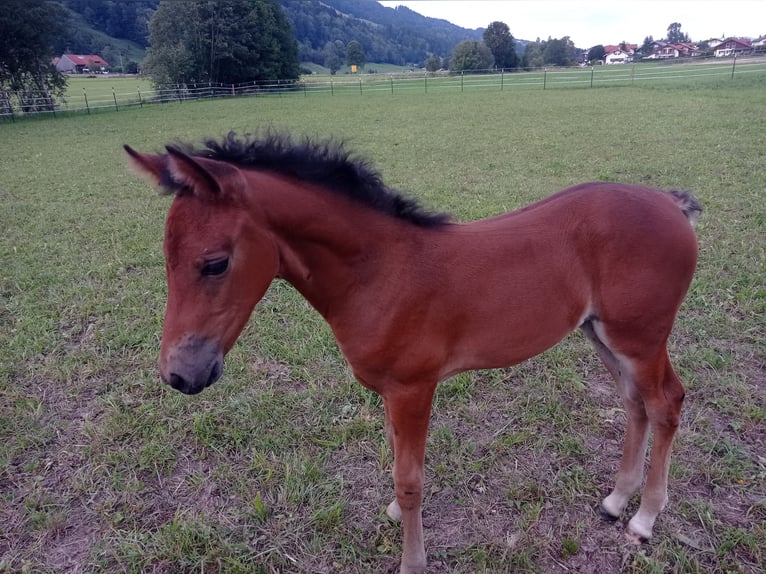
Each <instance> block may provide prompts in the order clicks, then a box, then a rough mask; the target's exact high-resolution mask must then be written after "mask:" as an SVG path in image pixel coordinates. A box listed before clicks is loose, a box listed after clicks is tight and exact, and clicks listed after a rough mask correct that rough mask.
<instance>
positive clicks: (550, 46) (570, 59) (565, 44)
mask: <svg viewBox="0 0 766 574" xmlns="http://www.w3.org/2000/svg"><path fill="white" fill-rule="evenodd" d="M543 59H544V60H545V63H546V64H551V65H553V66H573V65H575V64H576V63H577V48H575V45H574V42H572V40H570V39H569V36H564V37H563V38H560V39H559V38H553V39H551V38H548V41H547V42H545V47H544V48H543Z"/></svg>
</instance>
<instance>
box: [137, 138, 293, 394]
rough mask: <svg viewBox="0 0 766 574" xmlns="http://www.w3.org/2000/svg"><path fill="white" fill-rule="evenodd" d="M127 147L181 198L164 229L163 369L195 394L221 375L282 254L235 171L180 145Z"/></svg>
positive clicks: (175, 382)
mask: <svg viewBox="0 0 766 574" xmlns="http://www.w3.org/2000/svg"><path fill="white" fill-rule="evenodd" d="M125 149H126V151H127V152H128V154H129V155H130V157H131V159H132V162H133V164H134V166H135V167H136V168H137V169H138V170H139V172H142V173H143V174H145V175H147V176H149V179H150V180H151V181H152V182H153V183H155V184H159V185H160V186H161V187H163V188H164V189H165V190H166V191H167V192H168V193H171V194H173V195H174V196H175V197H174V199H173V203H172V205H171V207H170V210H169V211H168V216H167V221H166V224H165V239H164V253H165V263H166V273H167V286H168V298H167V309H166V312H165V321H164V326H163V331H162V343H161V346H160V361H159V366H160V375H161V377H162V380H163V381H165V382H166V383H167V384H169V385H170V386H171V387H173V388H174V389H177V390H179V391H181V392H183V393H186V394H196V393H199V392H200V391H202V389H204V388H205V387H207V386H210V385H211V384H213V383H214V382H215V381H216V380H218V378H219V377H220V376H221V374H222V372H223V358H224V356H225V355H226V353H228V351H229V350H230V349H231V347H232V346H233V345H234V342H235V341H236V339H237V337H238V336H239V334H240V332H241V331H242V329H243V328H244V326H245V324H246V323H247V321H248V318H249V317H250V314H251V313H252V311H253V308H254V307H255V305H256V303H257V302H258V301H259V300H260V299H261V297H263V295H264V293H265V292H266V290H267V289H268V287H269V285H270V283H271V281H272V280H273V279H274V277H275V276H276V274H277V271H278V266H279V256H278V253H277V248H276V245H275V243H274V241H273V238H272V237H271V235H270V234H269V232H268V230H267V229H266V228H265V227H264V225H263V221H262V216H261V215H262V214H260V212H259V210H257V209H252V207H251V208H249V209H244V206H245V205H246V203H247V180H246V178H245V175H244V174H243V172H242V171H241V170H240V169H238V168H237V167H235V166H233V165H231V164H228V163H226V162H222V161H217V160H212V159H206V158H203V157H197V156H193V155H189V154H187V153H185V152H183V151H181V150H180V149H178V148H175V147H168V148H166V149H167V153H166V154H141V153H139V152H136V151H135V150H133V149H131V148H130V147H128V146H125Z"/></svg>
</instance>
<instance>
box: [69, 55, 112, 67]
mask: <svg viewBox="0 0 766 574" xmlns="http://www.w3.org/2000/svg"><path fill="white" fill-rule="evenodd" d="M62 58H68V59H69V60H71V61H72V63H74V65H75V66H92V65H96V66H108V65H109V64H108V63H107V62H106V60H104V59H103V58H102V57H101V56H96V55H95V54H64V55H63V56H62Z"/></svg>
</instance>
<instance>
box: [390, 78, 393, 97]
mask: <svg viewBox="0 0 766 574" xmlns="http://www.w3.org/2000/svg"><path fill="white" fill-rule="evenodd" d="M390 79H391V95H392V96H393V95H394V77H393V76H391V77H390Z"/></svg>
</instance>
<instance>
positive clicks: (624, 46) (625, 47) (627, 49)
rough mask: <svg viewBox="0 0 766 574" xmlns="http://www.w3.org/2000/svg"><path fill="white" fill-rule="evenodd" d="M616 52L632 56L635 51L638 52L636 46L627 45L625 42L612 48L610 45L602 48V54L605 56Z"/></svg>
mask: <svg viewBox="0 0 766 574" xmlns="http://www.w3.org/2000/svg"><path fill="white" fill-rule="evenodd" d="M617 50H622V51H623V52H627V53H628V54H630V55H631V56H632V55H633V54H635V52H636V50H638V44H628V43H627V42H623V43H622V44H616V45H614V46H613V45H611V44H608V45H606V46H604V52H606V53H607V54H610V53H612V52H616V51H617Z"/></svg>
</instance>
